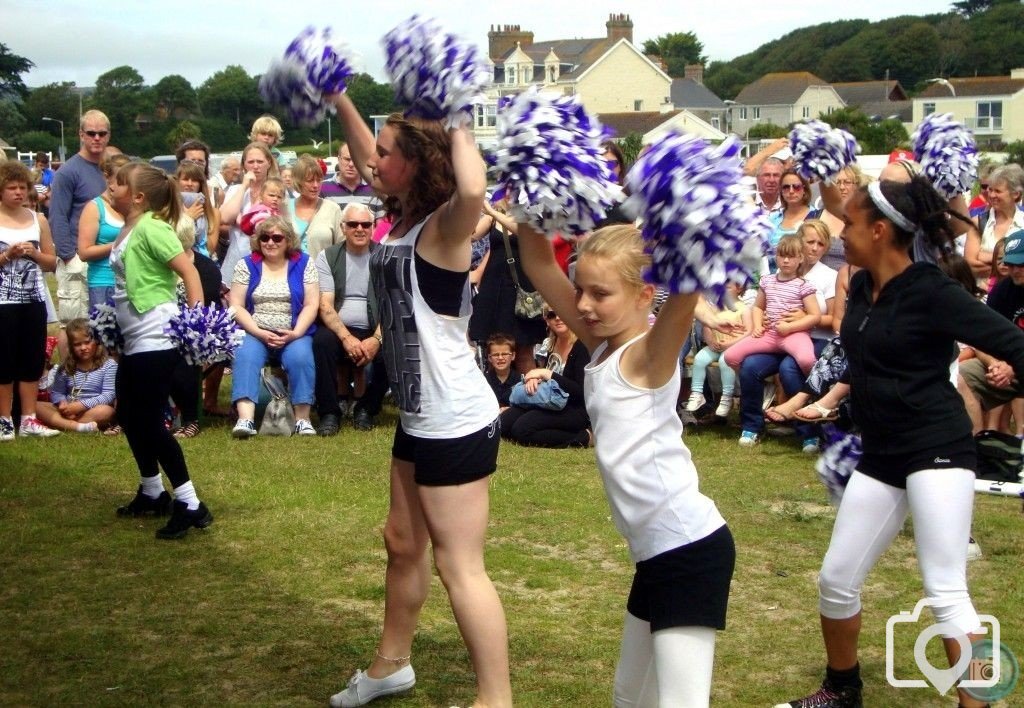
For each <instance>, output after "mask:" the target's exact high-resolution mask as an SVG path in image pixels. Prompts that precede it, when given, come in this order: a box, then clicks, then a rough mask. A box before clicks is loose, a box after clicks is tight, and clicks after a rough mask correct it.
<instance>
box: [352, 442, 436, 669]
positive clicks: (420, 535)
mask: <svg viewBox="0 0 1024 708" xmlns="http://www.w3.org/2000/svg"><path fill="white" fill-rule="evenodd" d="M414 469H415V468H414V466H413V464H412V463H411V462H404V461H402V460H396V459H394V458H392V460H391V506H390V508H389V509H388V519H387V522H386V523H385V525H384V545H385V547H386V548H387V552H388V567H387V573H386V576H385V581H384V631H383V633H382V634H381V637H380V647H379V649H378V652H379V653H380V654H381V655H383V656H385V657H390V658H393V659H395V658H400V657H406V656H409V655H410V654H411V653H412V638H413V634H415V632H416V623H417V621H418V620H419V617H420V609H421V608H422V607H423V603H424V602H426V600H427V593H428V592H429V590H430V565H429V563H428V562H427V541H428V539H429V537H428V535H427V524H426V521H425V520H424V518H423V508H422V507H421V506H420V498H419V495H418V493H417V485H416V482H415V480H414V479H413V472H414ZM405 663H408V662H393V661H387V660H384V659H381V658H380V656H376V657H374V659H373V663H371V664H370V668H369V669H367V671H366V673H367V675H369V676H370V677H371V678H384V677H385V676H389V675H391V674H393V673H394V672H395V671H397V670H398V669H400V668H402V665H403V664H405Z"/></svg>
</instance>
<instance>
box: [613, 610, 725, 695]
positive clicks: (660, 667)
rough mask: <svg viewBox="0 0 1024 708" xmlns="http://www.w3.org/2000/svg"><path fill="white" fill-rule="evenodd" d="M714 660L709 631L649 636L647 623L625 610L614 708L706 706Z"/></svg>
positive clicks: (712, 633)
mask: <svg viewBox="0 0 1024 708" xmlns="http://www.w3.org/2000/svg"><path fill="white" fill-rule="evenodd" d="M714 660H715V630H714V629H713V628H712V627H671V628H669V629H662V630H659V631H657V632H653V633H652V632H651V625H650V623H649V622H644V621H643V620H642V619H639V618H637V617H634V616H633V615H631V614H630V613H629V612H627V613H626V621H625V623H624V626H623V628H622V650H621V652H620V654H619V665H618V666H617V667H616V668H615V689H614V691H615V692H614V701H615V708H627V707H628V708H634V707H636V708H659V707H665V706H672V708H707V706H708V702H709V700H710V697H711V668H712V665H713V664H714Z"/></svg>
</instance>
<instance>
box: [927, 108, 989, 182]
mask: <svg viewBox="0 0 1024 708" xmlns="http://www.w3.org/2000/svg"><path fill="white" fill-rule="evenodd" d="M910 141H911V145H912V146H913V150H914V157H916V158H917V161H918V162H920V163H921V171H922V172H923V173H924V175H925V176H926V177H927V178H928V179H929V180H930V181H931V183H932V186H933V187H935V189H936V190H937V191H938V192H939V194H942V195H943V196H944V197H946V199H952V198H953V197H956V196H959V195H961V194H964V193H965V192H969V191H970V190H971V188H972V187H973V186H974V182H975V180H977V178H978V149H977V147H975V144H974V136H973V135H971V132H970V131H969V130H967V128H966V126H964V125H963V123H958V122H957V121H955V120H953V114H952V113H942V114H939V113H932V114H931V115H928V116H925V118H924V120H922V121H921V123H920V124H919V125H918V126H917V130H915V131H914V134H913V135H912V136H911V137H910Z"/></svg>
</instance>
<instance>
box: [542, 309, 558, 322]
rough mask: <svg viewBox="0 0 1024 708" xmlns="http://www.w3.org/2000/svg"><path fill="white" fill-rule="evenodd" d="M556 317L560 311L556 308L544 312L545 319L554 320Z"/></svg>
mask: <svg viewBox="0 0 1024 708" xmlns="http://www.w3.org/2000/svg"><path fill="white" fill-rule="evenodd" d="M556 317H558V313H557V312H555V311H554V310H548V311H547V312H545V313H544V319H546V320H553V319H555V318H556Z"/></svg>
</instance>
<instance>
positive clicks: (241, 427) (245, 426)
mask: <svg viewBox="0 0 1024 708" xmlns="http://www.w3.org/2000/svg"><path fill="white" fill-rule="evenodd" d="M256 432H257V431H256V426H255V425H254V424H253V422H252V421H251V420H246V419H245V418H239V419H238V422H237V423H235V427H234V428H232V429H231V437H233V438H238V439H239V440H245V439H246V438H251V437H252V436H253V435H256Z"/></svg>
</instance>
